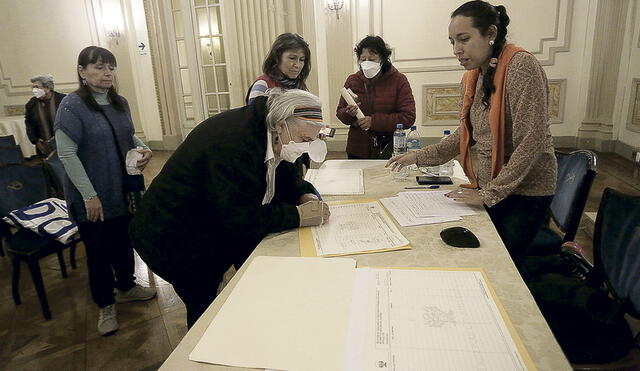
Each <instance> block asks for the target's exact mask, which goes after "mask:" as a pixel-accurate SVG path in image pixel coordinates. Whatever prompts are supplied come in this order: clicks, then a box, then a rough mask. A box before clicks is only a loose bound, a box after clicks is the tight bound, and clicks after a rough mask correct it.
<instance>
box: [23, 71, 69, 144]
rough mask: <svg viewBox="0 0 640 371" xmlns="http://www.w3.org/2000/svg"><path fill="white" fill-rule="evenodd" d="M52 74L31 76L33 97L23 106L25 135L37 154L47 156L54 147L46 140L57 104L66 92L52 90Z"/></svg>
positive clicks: (49, 135) (51, 132) (50, 135)
mask: <svg viewBox="0 0 640 371" xmlns="http://www.w3.org/2000/svg"><path fill="white" fill-rule="evenodd" d="M53 88H54V84H53V76H51V75H36V76H33V77H32V78H31V91H32V92H33V98H31V99H29V101H28V102H27V104H26V105H25V107H24V123H25V126H26V128H27V136H28V137H29V140H30V141H31V143H33V144H35V146H36V150H37V152H38V155H40V156H47V155H48V154H49V153H50V152H51V151H52V150H54V149H55V148H51V147H50V146H49V145H48V143H47V141H48V140H49V139H51V137H52V136H53V122H54V121H55V118H56V113H57V112H58V106H60V102H62V98H64V97H65V96H66V94H62V93H58V92H57V91H55V90H53Z"/></svg>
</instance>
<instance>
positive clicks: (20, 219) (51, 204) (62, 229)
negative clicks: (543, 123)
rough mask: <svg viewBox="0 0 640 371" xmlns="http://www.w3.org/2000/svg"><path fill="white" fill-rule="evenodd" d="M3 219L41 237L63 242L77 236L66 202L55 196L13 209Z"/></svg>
mask: <svg viewBox="0 0 640 371" xmlns="http://www.w3.org/2000/svg"><path fill="white" fill-rule="evenodd" d="M3 220H4V221H5V222H7V223H9V224H10V225H12V226H14V227H17V228H24V229H29V230H32V231H33V232H36V233H37V234H39V235H40V236H42V237H48V238H54V239H56V240H58V241H60V242H62V243H64V244H66V243H68V242H69V241H71V240H74V239H76V238H77V237H78V226H77V225H76V223H74V222H73V221H72V220H71V219H70V218H69V214H68V213H67V204H66V202H64V201H63V200H60V199H57V198H48V199H46V200H42V201H40V202H36V203H35V204H33V205H29V206H25V207H23V208H21V209H18V210H14V211H12V212H11V213H9V215H7V216H5V217H4V218H3Z"/></svg>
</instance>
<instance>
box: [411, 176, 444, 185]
mask: <svg viewBox="0 0 640 371" xmlns="http://www.w3.org/2000/svg"><path fill="white" fill-rule="evenodd" d="M416 181H417V182H418V184H453V182H452V181H451V177H448V176H428V175H418V176H416Z"/></svg>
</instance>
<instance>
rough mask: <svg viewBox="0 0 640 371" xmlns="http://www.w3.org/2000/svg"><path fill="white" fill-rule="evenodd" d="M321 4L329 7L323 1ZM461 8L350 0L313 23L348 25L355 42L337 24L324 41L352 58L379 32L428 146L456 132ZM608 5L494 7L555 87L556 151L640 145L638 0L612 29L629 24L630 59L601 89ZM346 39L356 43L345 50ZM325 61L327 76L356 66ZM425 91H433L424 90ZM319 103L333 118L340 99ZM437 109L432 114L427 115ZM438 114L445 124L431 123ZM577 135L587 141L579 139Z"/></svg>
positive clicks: (560, 2) (409, 0) (510, 0)
mask: <svg viewBox="0 0 640 371" xmlns="http://www.w3.org/2000/svg"><path fill="white" fill-rule="evenodd" d="M320 2H321V3H325V4H326V2H324V1H320ZM463 2H464V1H462V0H456V1H453V0H429V1H424V0H403V1H393V0H350V1H345V3H346V5H345V8H344V9H343V13H342V16H341V18H340V20H335V17H334V18H333V19H331V20H329V19H328V18H327V17H326V16H325V17H316V22H323V23H325V24H330V23H331V22H339V23H340V22H341V23H343V26H342V28H344V27H345V26H346V25H349V24H350V27H351V31H352V32H351V38H350V40H348V39H349V38H348V37H347V34H346V33H345V32H340V33H338V32H336V31H335V30H338V29H339V28H340V27H339V26H336V25H332V27H327V30H326V33H325V36H326V39H327V41H326V43H327V45H330V48H336V47H340V48H348V50H349V51H350V52H351V51H352V49H353V46H354V44H355V43H356V42H357V41H359V40H360V39H361V38H363V37H364V36H366V35H367V34H376V35H380V36H382V37H383V38H384V40H385V41H386V42H387V43H388V44H389V45H390V46H391V48H392V49H393V55H392V62H393V64H394V65H395V66H396V67H397V68H398V69H399V70H400V71H401V72H403V73H405V75H406V76H407V78H408V79H409V82H410V84H411V87H412V89H413V94H414V97H415V98H416V116H417V119H416V125H417V126H418V130H419V133H420V135H421V136H422V137H423V138H425V137H426V139H427V143H431V142H435V141H436V140H437V139H438V138H439V137H440V136H442V131H443V130H444V129H455V128H456V127H457V125H458V122H457V119H456V117H457V115H456V112H455V111H456V110H457V107H456V104H457V99H458V98H457V97H454V96H451V97H447V96H448V95H457V90H458V86H459V82H460V80H461V77H462V74H463V72H464V71H463V69H462V68H461V67H460V66H459V64H458V63H457V60H456V59H455V58H454V57H453V54H452V50H451V46H450V44H449V41H448V39H447V37H448V31H447V27H448V24H449V20H450V14H451V12H452V11H453V10H454V9H455V8H457V7H458V6H459V5H460V4H462V3H463ZM609 2H610V0H579V1H578V0H576V1H574V0H540V1H535V2H532V1H518V0H502V1H499V2H495V1H494V2H492V3H494V4H502V5H505V7H506V8H507V11H508V14H509V17H510V18H511V24H510V25H509V28H508V29H509V35H508V38H509V41H510V42H513V43H516V44H517V45H520V46H522V47H524V48H526V49H527V50H529V51H531V52H532V53H533V54H534V55H535V56H536V57H537V58H538V60H540V62H541V63H542V65H543V68H544V69H545V72H546V73H547V77H548V78H549V80H550V83H551V88H552V91H551V93H552V94H551V96H552V102H551V105H552V106H553V107H555V109H556V111H554V114H552V126H551V131H552V134H553V135H554V138H555V140H556V144H557V145H559V146H576V145H582V146H585V147H591V148H594V149H600V150H602V149H604V150H607V144H610V142H612V141H613V142H615V141H616V140H617V139H620V141H622V142H623V143H625V144H626V145H628V146H631V147H638V146H640V133H636V132H632V131H630V130H628V129H626V121H628V117H629V114H628V113H629V111H630V109H631V108H630V102H631V98H630V94H631V93H630V91H631V90H632V86H631V80H632V78H634V77H635V78H639V76H638V74H639V73H638V72H639V71H638V67H635V66H640V60H639V59H640V50H639V47H640V45H638V35H637V34H638V32H639V27H640V26H639V23H640V22H638V11H639V10H638V6H637V3H638V1H637V0H630V1H624V0H623V3H620V4H623V5H621V6H623V7H626V4H628V6H629V12H628V16H627V19H626V20H625V19H622V21H621V22H619V20H617V19H616V21H615V22H609V23H608V24H617V25H619V26H620V27H622V26H623V25H624V26H626V28H627V29H626V30H625V37H626V39H625V40H626V41H625V43H624V45H625V46H626V49H628V50H627V52H626V54H625V53H624V52H623V53H622V56H620V57H619V58H618V59H617V60H615V61H612V60H608V61H607V62H606V63H607V66H611V65H614V66H616V67H618V68H620V79H619V82H617V83H616V82H615V81H613V83H604V84H603V83H602V82H600V81H598V79H600V78H602V77H603V76H602V73H600V72H599V71H598V69H597V67H598V66H599V65H594V64H593V63H594V60H595V61H596V62H595V63H600V61H601V59H597V58H593V54H594V50H593V48H594V47H598V46H599V45H601V44H602V42H603V40H604V42H605V43H606V41H607V38H613V37H614V36H612V35H613V34H614V33H615V32H614V31H615V28H613V30H614V31H612V28H609V27H606V28H604V29H602V27H600V26H599V24H597V23H596V17H598V16H600V17H609V18H608V19H614V18H612V17H614V16H611V15H609V14H604V15H603V13H605V11H604V10H603V8H604V9H605V10H608V9H609V8H611V7H610V5H611V4H610V3H609ZM611 3H613V2H611ZM598 5H600V7H599V6H598ZM325 7H326V5H325ZM625 14H627V13H625ZM597 27H599V28H597ZM596 28H597V29H596ZM632 33H633V34H632ZM627 39H628V40H627ZM347 41H350V42H351V44H350V45H348V44H347ZM613 41H615V40H612V42H613ZM319 53H321V52H319ZM329 53H334V54H335V52H333V51H332V50H331V49H328V50H327V54H329ZM351 54H353V53H351ZM612 55H614V54H612ZM609 58H612V56H610V57H609ZM327 63H328V67H327V70H329V71H333V70H342V71H344V70H345V67H344V66H345V65H346V64H347V63H348V64H350V65H349V68H350V71H354V70H355V69H356V68H357V66H356V64H355V59H354V58H353V57H351V58H348V60H347V61H345V60H344V59H329V60H328V61H327ZM629 66H633V67H629ZM347 71H348V70H347ZM347 74H348V72H345V73H344V75H343V76H337V75H336V74H335V73H334V74H331V73H330V74H328V75H327V76H326V78H327V81H328V82H327V85H328V86H330V87H332V88H333V87H335V86H340V85H342V84H343V83H344V80H345V79H346V77H347ZM424 89H428V90H427V91H424ZM589 89H600V90H603V89H604V92H601V93H597V94H595V95H594V94H593V92H591V93H590V91H589ZM454 92H456V93H455V94H454ZM427 93H428V94H430V96H431V97H432V98H433V101H435V102H441V103H439V106H438V109H440V110H441V111H440V112H435V113H436V114H435V115H431V116H430V117H431V118H428V117H425V113H426V112H425V111H426V109H427V105H426V104H425V102H426V95H427ZM603 94H608V95H603ZM330 95H331V94H330ZM612 96H615V107H600V111H605V112H608V111H611V110H613V117H612V118H611V117H609V118H607V117H605V118H604V119H602V120H601V121H603V120H604V121H605V122H602V123H600V124H599V125H597V126H595V129H593V128H594V126H593V125H592V124H591V123H585V121H587V116H589V115H588V112H589V107H588V106H589V104H590V103H589V102H594V101H596V102H598V101H600V100H607V99H609V98H610V97H612ZM322 98H323V99H330V101H331V106H332V111H331V112H330V113H331V115H332V116H334V112H335V105H336V104H337V100H335V99H334V98H333V96H324V97H322ZM609 100H611V99H609ZM610 105H611V104H610ZM429 107H431V106H429ZM432 111H433V109H432V110H431V111H429V112H432ZM591 111H593V109H592V110H591ZM434 116H435V117H438V118H441V119H437V120H436V119H432V118H433V117H434ZM605 116H606V115H605ZM609 116H611V115H609ZM336 121H337V119H336V118H335V117H332V120H331V123H332V125H334V126H338V127H340V124H339V123H338V124H336ZM623 121H625V124H623ZM592 129H593V132H592ZM585 133H586V134H585ZM594 133H595V134H594ZM579 136H581V137H582V139H581V140H579ZM341 140H344V138H343V137H340V138H338V141H341ZM343 144H344V143H341V144H338V143H334V144H333V145H334V147H338V148H344V147H343ZM610 147H612V146H610ZM611 150H613V148H611Z"/></svg>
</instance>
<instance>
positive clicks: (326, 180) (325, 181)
mask: <svg viewBox="0 0 640 371" xmlns="http://www.w3.org/2000/svg"><path fill="white" fill-rule="evenodd" d="M304 180H306V181H307V182H309V183H311V184H313V186H314V187H316V189H317V190H318V192H320V194H321V195H362V194H364V179H363V176H362V169H309V170H307V173H306V175H305V176H304Z"/></svg>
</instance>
